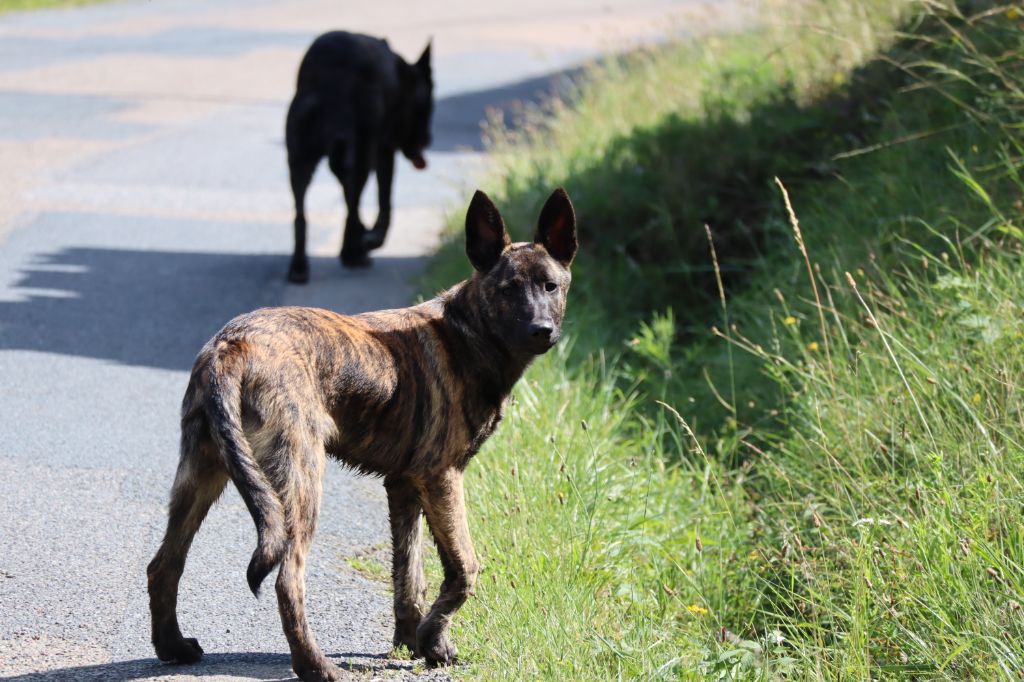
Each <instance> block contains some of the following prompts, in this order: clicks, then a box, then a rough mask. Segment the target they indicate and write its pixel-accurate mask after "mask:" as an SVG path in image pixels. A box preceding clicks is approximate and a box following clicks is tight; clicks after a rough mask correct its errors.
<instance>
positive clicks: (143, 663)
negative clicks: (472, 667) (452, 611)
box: [0, 652, 415, 682]
mask: <svg viewBox="0 0 1024 682" xmlns="http://www.w3.org/2000/svg"><path fill="white" fill-rule="evenodd" d="M328 657H329V658H330V659H331V661H333V662H334V663H335V664H336V665H337V666H338V667H339V668H341V669H342V671H345V672H350V673H352V676H353V678H358V679H364V678H365V677H366V675H368V674H371V675H372V674H373V673H380V672H384V671H396V672H405V673H413V672H415V668H414V662H413V661H410V660H401V659H393V658H391V657H390V656H389V655H388V654H368V653H351V652H349V653H336V654H330V655H329V656H328ZM215 675H225V676H231V677H241V678H249V679H253V680H267V681H271V680H272V681H275V682H278V681H280V682H285V681H288V682H291V681H292V680H297V679H298V678H297V677H296V676H295V673H294V672H292V666H291V659H290V657H289V656H288V655H287V654H266V653H231V654H207V655H205V656H203V660H202V661H200V662H199V663H197V664H195V665H177V664H173V663H161V662H159V661H158V660H157V659H156V658H141V659H135V660H131V661H117V662H114V663H100V664H94V665H82V666H73V667H67V668H56V669H53V670H46V671H41V672H33V673H25V674H21V675H14V676H10V677H0V680H4V681H5V682H6V681H8V680H10V681H15V680H16V681H18V682H57V680H161V679H168V678H183V677H196V678H207V677H212V676H215Z"/></svg>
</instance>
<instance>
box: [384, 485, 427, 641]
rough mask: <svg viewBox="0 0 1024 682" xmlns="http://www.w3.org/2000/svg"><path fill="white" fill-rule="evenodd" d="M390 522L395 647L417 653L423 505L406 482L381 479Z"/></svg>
mask: <svg viewBox="0 0 1024 682" xmlns="http://www.w3.org/2000/svg"><path fill="white" fill-rule="evenodd" d="M384 488H385V490H387V493H388V511H389V516H390V519H391V547H392V551H391V556H392V569H391V576H392V580H393V582H394V588H395V636H394V645H395V646H398V645H399V644H404V645H405V646H407V647H409V651H413V652H415V651H416V628H417V627H418V626H419V624H420V621H421V620H422V619H423V615H424V614H425V613H426V612H427V583H426V581H425V580H424V578H423V524H422V523H421V522H420V518H421V517H422V516H423V506H422V505H421V504H420V497H419V491H418V490H416V488H415V486H413V485H412V483H410V482H409V480H408V479H405V478H402V477H399V476H389V477H387V478H385V479H384Z"/></svg>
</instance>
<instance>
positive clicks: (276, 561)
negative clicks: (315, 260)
mask: <svg viewBox="0 0 1024 682" xmlns="http://www.w3.org/2000/svg"><path fill="white" fill-rule="evenodd" d="M466 252H467V255H468V256H469V260H470V262H471V263H472V264H473V266H474V270H475V271H474V273H473V276H472V277H470V278H469V279H467V280H465V281H464V282H461V283H460V284H457V285H456V286H454V287H453V288H451V289H449V290H448V291H446V292H444V293H442V294H441V295H439V296H438V297H437V298H435V299H433V300H430V301H427V302H426V303H422V304H420V305H417V306H414V307H411V308H404V309H401V310H387V311H381V312H375V313H366V314H363V315H356V316H351V317H350V316H345V315H339V314H336V313H333V312H330V311H327V310H320V309H314V308H268V309H262V310H257V311H255V312H252V313H249V314H247V315H242V316H240V317H238V318H235V319H234V320H232V321H231V322H229V323H228V324H227V326H225V327H224V328H223V329H222V330H221V331H220V332H219V333H218V334H217V335H216V336H215V337H214V338H213V339H211V340H210V341H209V342H208V343H207V344H206V346H205V347H204V348H203V349H202V350H201V351H200V353H199V357H198V358H197V360H196V363H195V366H194V368H193V370H192V376H191V380H190V382H189V386H188V389H187V391H186V393H185V399H184V402H183V405H182V421H181V426H182V436H181V458H180V461H179V465H178V471H177V475H176V477H175V480H174V485H173V488H172V490H171V502H170V509H169V519H168V527H167V533H166V536H165V537H164V540H163V543H162V545H161V546H160V549H159V551H158V552H157V554H156V556H155V557H154V559H153V561H152V562H151V563H150V565H149V568H148V576H149V594H150V610H151V612H152V623H153V645H154V646H155V648H156V652H157V655H158V656H159V657H160V659H161V660H176V661H181V662H189V663H191V662H195V661H198V660H199V659H200V657H201V656H202V653H203V651H202V648H201V647H200V646H199V644H198V643H197V642H196V640H195V639H191V638H188V639H186V638H184V637H182V634H181V630H180V629H179V626H178V620H177V613H176V603H177V594H178V582H179V579H180V577H181V573H182V570H183V568H184V565H185V556H186V554H187V552H188V549H189V546H190V545H191V542H192V538H193V536H194V535H195V533H196V531H197V530H198V529H199V525H200V524H201V523H202V521H203V518H204V517H205V515H206V513H207V511H208V510H209V508H210V505H211V504H213V502H214V501H215V500H216V499H217V497H219V495H220V494H221V492H222V491H223V489H224V487H225V486H226V484H227V482H228V481H229V480H231V481H233V482H234V484H235V486H236V487H237V488H238V490H239V492H240V493H241V496H242V499H243V500H245V504H246V506H247V507H248V509H249V511H250V513H251V514H252V517H253V520H254V521H255V523H256V529H257V532H258V543H257V546H256V550H255V551H254V552H253V556H252V560H251V562H250V564H249V569H248V574H247V578H248V581H249V586H250V588H251V589H252V591H253V592H254V593H256V592H257V591H258V590H259V587H260V584H261V583H262V582H263V580H264V578H266V576H267V575H268V574H269V573H270V572H271V571H273V570H274V568H275V567H278V566H280V570H279V572H278V576H277V582H276V590H277V597H278V605H279V609H280V613H281V620H282V624H283V626H284V631H285V635H286V636H287V639H288V644H289V648H290V649H291V654H292V665H293V667H294V669H295V672H296V673H297V674H298V675H299V677H300V678H302V679H303V680H334V679H337V678H338V677H339V672H338V669H337V668H336V667H335V666H334V664H333V663H331V662H330V661H329V660H328V659H327V658H326V657H325V656H324V655H323V653H322V652H321V651H320V648H319V647H318V646H317V644H316V641H315V639H314V637H313V634H312V632H311V631H310V629H309V626H308V624H307V622H306V617H305V610H304V564H305V558H306V554H307V551H308V549H309V545H310V542H311V540H312V536H313V530H314V527H315V525H316V520H317V516H318V513H319V507H320V497H321V490H322V479H323V472H324V467H325V465H326V456H327V455H331V456H333V457H335V458H337V459H339V460H341V461H342V462H345V463H346V464H348V465H350V466H352V467H355V468H357V469H359V470H360V471H363V472H365V473H368V474H375V475H379V476H383V477H384V486H385V489H386V490H387V495H388V507H389V512H390V521H391V531H392V541H393V550H394V551H393V556H394V559H393V580H394V593H395V597H394V599H395V602H394V606H395V635H394V643H395V644H396V645H397V644H405V645H407V646H408V647H409V648H410V649H412V650H413V651H414V652H415V653H416V654H417V655H421V656H424V657H425V658H426V659H427V661H428V662H429V663H431V664H438V663H449V662H451V661H452V660H453V659H454V657H455V647H454V646H453V645H452V643H451V641H450V639H449V637H448V627H449V624H450V622H451V617H452V615H453V614H454V612H455V611H456V610H457V609H458V608H459V607H460V606H461V605H462V604H463V603H464V602H465V600H466V598H467V596H468V595H469V594H471V593H472V590H473V586H474V582H475V579H476V575H477V572H478V570H479V565H478V563H477V560H476V557H475V554H474V552H473V545H472V543H471V541H470V537H469V528H468V525H467V521H466V509H465V505H464V502H463V470H464V469H465V467H466V465H467V464H468V462H469V460H470V458H472V457H473V455H474V454H475V453H476V452H477V450H478V449H479V448H480V446H481V445H482V444H483V443H484V441H485V440H486V439H487V438H488V437H489V436H490V435H491V433H493V432H494V429H495V427H496V426H497V425H498V422H499V421H500V420H501V416H502V409H503V406H504V403H505V400H506V398H507V397H508V395H509V392H510V391H511V389H512V387H513V385H514V384H515V382H516V381H517V380H518V379H519V377H520V376H521V375H522V373H523V371H524V370H525V369H526V367H527V366H528V365H529V363H530V361H531V360H532V359H533V358H534V357H535V356H536V355H538V354H541V353H544V352H545V351H547V350H548V349H549V348H550V347H551V346H552V345H554V343H555V342H556V341H557V340H558V337H559V335H560V332H561V323H562V315H563V312H564V310H565V300H566V293H567V292H568V289H569V282H570V274H569V266H570V264H571V262H572V259H573V256H574V255H575V253H576V221H575V216H574V213H573V209H572V204H571V203H570V201H569V197H568V195H567V194H566V193H565V191H564V190H561V189H559V190H556V191H555V192H554V194H552V195H551V197H550V198H549V199H548V201H547V203H546V204H545V205H544V208H543V210H542V211H541V216H540V219H539V221H538V226H537V232H536V236H535V239H534V241H533V242H522V243H517V244H511V243H510V241H509V238H508V234H507V232H506V230H505V225H504V223H503V221H502V219H501V216H500V215H499V214H498V211H497V209H496V208H495V207H494V204H492V203H491V201H490V200H489V199H488V198H487V197H486V195H484V194H483V193H482V192H477V193H476V194H475V195H474V197H473V200H472V202H471V203H470V206H469V211H468V212H467V215H466ZM421 515H424V516H426V519H427V523H428V525H429V526H430V530H431V532H432V534H433V536H434V539H435V541H436V543H437V547H438V553H439V555H440V557H441V562H442V565H443V568H444V582H443V584H442V585H441V591H440V595H439V596H438V598H437V599H436V601H434V603H433V604H432V605H431V606H430V607H429V609H428V608H427V602H426V584H425V582H424V578H423V568H422V554H421V552H422V549H421V546H422V538H421V523H420V516H421Z"/></svg>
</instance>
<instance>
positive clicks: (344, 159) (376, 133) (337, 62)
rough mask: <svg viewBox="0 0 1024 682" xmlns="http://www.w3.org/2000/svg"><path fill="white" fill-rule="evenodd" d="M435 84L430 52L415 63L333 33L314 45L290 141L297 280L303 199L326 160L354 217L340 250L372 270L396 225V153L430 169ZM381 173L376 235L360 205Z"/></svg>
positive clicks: (303, 274) (380, 44)
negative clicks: (375, 253)
mask: <svg viewBox="0 0 1024 682" xmlns="http://www.w3.org/2000/svg"><path fill="white" fill-rule="evenodd" d="M432 112H433V78H432V75H431V67H430V46H429V45H428V46H427V49H426V50H424V52H423V55H422V56H421V57H420V59H419V61H417V62H416V63H415V64H408V63H406V61H405V60H404V59H402V58H401V57H400V56H399V55H397V54H395V53H394V52H392V51H391V48H390V47H389V46H388V43H387V41H386V40H382V39H380V38H374V37H372V36H366V35H360V34H357V33H348V32H347V31H331V32H330V33H325V34H323V35H322V36H320V37H319V38H317V39H316V40H315V41H313V44H312V45H311V46H310V47H309V50H308V51H307V52H306V55H305V57H303V59H302V64H301V65H300V66H299V76H298V83H297V85H296V89H295V97H294V99H292V103H291V106H290V107H289V109H288V119H287V122H286V125H285V140H286V143H287V147H288V169H289V172H290V175H291V184H292V193H293V194H294V196H295V253H294V254H293V256H292V264H291V267H290V268H289V271H288V278H289V279H290V280H292V281H293V282H305V281H307V280H308V278H309V264H308V260H307V258H306V217H305V208H304V200H305V195H306V189H307V188H308V187H309V183H310V180H311V179H312V177H313V172H314V171H315V170H316V166H317V164H318V163H319V162H320V160H321V159H322V158H324V157H325V156H326V157H327V159H328V162H329V164H330V167H331V172H332V173H334V175H335V176H336V177H337V178H338V181H339V182H340V183H341V185H342V188H343V189H344V192H345V204H346V207H347V209H348V215H347V217H346V219H345V236H344V240H343V247H342V252H341V259H342V263H344V264H345V265H350V266H353V265H365V264H367V263H368V257H367V254H368V252H369V251H371V250H372V249H375V248H378V247H380V246H381V245H382V244H383V243H384V237H385V236H386V234H387V230H388V226H389V225H390V221H391V178H392V173H393V170H394V157H395V152H396V151H401V152H402V154H404V155H405V156H406V157H407V158H408V159H409V160H410V161H411V162H412V164H413V166H415V167H416V168H419V169H422V168H424V167H426V161H425V160H424V158H423V151H424V150H425V149H426V147H427V146H429V145H430V119H431V114H432ZM371 171H372V172H375V173H376V174H377V187H378V205H379V208H380V212H379V214H378V217H377V222H376V224H375V225H374V227H373V229H372V230H371V231H369V232H367V231H366V229H365V228H364V227H363V225H362V223H360V221H359V199H360V196H361V195H362V192H363V187H364V186H365V185H366V181H367V179H368V177H369V174H370V172H371Z"/></svg>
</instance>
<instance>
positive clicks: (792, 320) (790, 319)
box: [782, 315, 796, 325]
mask: <svg viewBox="0 0 1024 682" xmlns="http://www.w3.org/2000/svg"><path fill="white" fill-rule="evenodd" d="M782 324H785V325H793V324H796V318H795V317H793V316H792V315H789V316H787V317H786V319H784V320H783V321H782Z"/></svg>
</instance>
